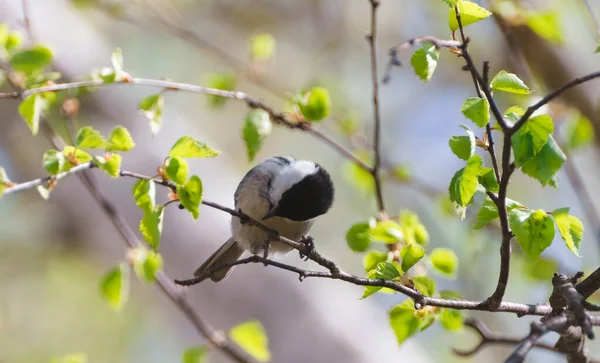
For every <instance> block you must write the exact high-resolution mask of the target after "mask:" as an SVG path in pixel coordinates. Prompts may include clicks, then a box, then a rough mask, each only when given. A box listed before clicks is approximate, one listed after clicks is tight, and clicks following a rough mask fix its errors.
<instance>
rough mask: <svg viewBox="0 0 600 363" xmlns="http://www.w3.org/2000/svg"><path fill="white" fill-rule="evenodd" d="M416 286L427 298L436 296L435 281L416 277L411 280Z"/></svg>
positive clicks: (425, 277)
mask: <svg viewBox="0 0 600 363" xmlns="http://www.w3.org/2000/svg"><path fill="white" fill-rule="evenodd" d="M411 280H412V282H413V283H414V284H415V288H416V289H417V290H419V291H420V292H421V294H423V295H425V296H433V295H434V294H435V280H434V279H432V278H431V277H427V276H414V277H413V278H411Z"/></svg>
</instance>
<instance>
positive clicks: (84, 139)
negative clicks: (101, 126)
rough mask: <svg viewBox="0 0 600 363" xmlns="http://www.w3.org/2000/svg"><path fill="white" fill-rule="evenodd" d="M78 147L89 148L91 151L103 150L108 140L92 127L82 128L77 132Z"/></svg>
mask: <svg viewBox="0 0 600 363" xmlns="http://www.w3.org/2000/svg"><path fill="white" fill-rule="evenodd" d="M76 140H77V147H87V148H91V149H97V148H103V147H104V146H105V144H106V140H104V138H103V137H102V135H101V134H100V133H99V132H98V131H96V130H94V129H93V128H92V127H90V126H86V127H82V128H81V129H79V131H78V132H77V139H76Z"/></svg>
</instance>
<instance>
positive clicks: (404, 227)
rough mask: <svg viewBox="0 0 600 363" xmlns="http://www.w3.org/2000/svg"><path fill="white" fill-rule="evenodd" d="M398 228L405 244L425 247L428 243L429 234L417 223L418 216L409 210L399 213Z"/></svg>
mask: <svg viewBox="0 0 600 363" xmlns="http://www.w3.org/2000/svg"><path fill="white" fill-rule="evenodd" d="M399 219H400V226H401V232H402V235H403V236H404V242H406V243H407V244H413V243H418V244H420V245H425V244H426V243H427V242H429V233H428V232H427V229H425V226H424V225H423V224H421V222H420V221H419V216H418V215H417V214H415V213H413V212H411V211H409V210H402V211H400V218H399Z"/></svg>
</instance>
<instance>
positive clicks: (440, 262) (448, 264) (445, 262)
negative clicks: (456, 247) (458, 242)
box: [429, 248, 458, 276]
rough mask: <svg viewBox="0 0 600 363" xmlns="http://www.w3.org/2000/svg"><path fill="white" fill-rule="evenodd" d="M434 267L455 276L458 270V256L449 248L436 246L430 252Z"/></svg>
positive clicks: (445, 273)
mask: <svg viewBox="0 0 600 363" xmlns="http://www.w3.org/2000/svg"><path fill="white" fill-rule="evenodd" d="M429 260H430V261H431V265H432V266H433V268H434V269H435V270H436V271H438V272H441V273H442V274H444V275H447V276H455V275H456V271H457V270H458V257H457V256H456V254H455V253H454V251H452V250H450V249H448V248H436V249H434V250H433V251H431V253H430V254H429Z"/></svg>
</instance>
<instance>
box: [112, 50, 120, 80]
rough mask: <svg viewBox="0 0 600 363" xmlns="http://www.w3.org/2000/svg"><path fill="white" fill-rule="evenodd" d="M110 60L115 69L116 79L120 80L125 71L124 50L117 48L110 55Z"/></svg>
mask: <svg viewBox="0 0 600 363" xmlns="http://www.w3.org/2000/svg"><path fill="white" fill-rule="evenodd" d="M110 62H111V63H112V66H113V69H114V71H115V80H117V81H120V80H121V78H122V73H123V52H122V51H121V48H117V49H115V51H114V52H113V53H112V55H111V56H110Z"/></svg>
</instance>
